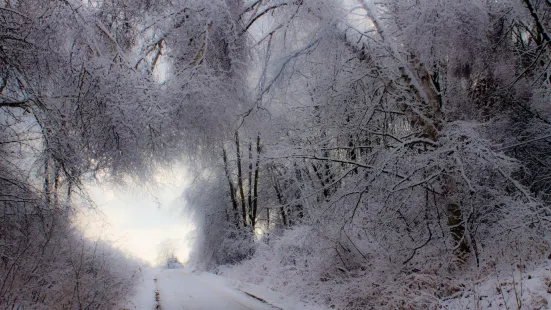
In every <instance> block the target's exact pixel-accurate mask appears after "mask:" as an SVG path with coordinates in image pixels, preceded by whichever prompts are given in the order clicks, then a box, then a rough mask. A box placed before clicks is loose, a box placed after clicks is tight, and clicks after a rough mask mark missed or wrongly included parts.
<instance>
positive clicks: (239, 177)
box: [235, 131, 247, 227]
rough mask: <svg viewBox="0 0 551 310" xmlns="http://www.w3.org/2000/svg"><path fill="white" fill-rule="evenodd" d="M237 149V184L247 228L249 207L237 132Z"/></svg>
mask: <svg viewBox="0 0 551 310" xmlns="http://www.w3.org/2000/svg"><path fill="white" fill-rule="evenodd" d="M235 148H236V149H237V179H238V180H237V182H238V186H239V194H240V195H241V211H242V212H243V214H242V216H243V227H247V205H246V203H245V191H244V190H243V173H242V171H241V150H240V149H239V134H238V133H237V131H236V132H235Z"/></svg>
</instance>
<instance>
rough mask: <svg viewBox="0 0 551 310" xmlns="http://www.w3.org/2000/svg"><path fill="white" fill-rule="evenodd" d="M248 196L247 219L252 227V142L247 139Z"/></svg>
mask: <svg viewBox="0 0 551 310" xmlns="http://www.w3.org/2000/svg"><path fill="white" fill-rule="evenodd" d="M247 194H248V195H247V196H248V198H249V220H250V221H251V226H252V227H254V218H253V215H254V212H253V144H252V142H250V141H249V188H248V193H247Z"/></svg>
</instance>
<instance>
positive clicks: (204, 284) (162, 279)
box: [125, 269, 280, 310]
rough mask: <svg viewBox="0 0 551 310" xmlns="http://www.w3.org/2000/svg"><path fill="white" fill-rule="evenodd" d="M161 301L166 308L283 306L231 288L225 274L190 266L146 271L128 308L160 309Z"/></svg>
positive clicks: (200, 309)
mask: <svg viewBox="0 0 551 310" xmlns="http://www.w3.org/2000/svg"><path fill="white" fill-rule="evenodd" d="M155 292H158V299H159V300H158V301H156V300H155V299H157V298H156V293H155ZM157 305H159V306H160V309H162V310H217V309H227V310H253V309H254V310H274V309H280V308H277V307H273V306H270V305H268V304H266V303H263V302H261V301H259V300H256V299H254V298H252V297H250V296H248V295H247V294H245V293H244V292H241V291H239V290H237V289H235V288H231V287H230V286H228V283H227V281H225V279H223V278H221V277H217V276H215V275H211V274H206V273H192V272H190V271H189V270H187V269H171V270H158V269H152V270H147V271H145V272H144V279H143V283H142V284H141V285H140V287H138V292H137V294H136V295H135V296H134V298H133V300H132V302H130V303H129V304H128V305H126V307H125V308H126V309H139V310H152V309H159V308H157Z"/></svg>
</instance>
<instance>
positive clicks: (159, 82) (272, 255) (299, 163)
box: [0, 0, 551, 309]
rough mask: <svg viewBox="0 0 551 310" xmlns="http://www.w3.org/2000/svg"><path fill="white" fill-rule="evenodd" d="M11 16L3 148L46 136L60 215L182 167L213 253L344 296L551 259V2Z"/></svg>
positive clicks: (423, 0) (60, 9)
mask: <svg viewBox="0 0 551 310" xmlns="http://www.w3.org/2000/svg"><path fill="white" fill-rule="evenodd" d="M0 17H1V18H2V23H3V24H6V25H10V26H9V27H4V29H5V34H4V33H2V34H0V44H1V46H2V49H1V50H0V64H1V65H2V66H1V70H2V71H1V72H0V75H1V77H2V80H1V81H0V82H1V84H0V86H1V87H0V89H1V94H2V95H1V96H0V100H1V101H0V108H1V109H2V122H3V123H2V126H4V128H6V129H7V130H5V131H3V132H2V139H5V142H3V144H0V147H2V148H4V149H3V150H6V152H13V150H18V148H19V151H21V149H26V148H35V149H37V150H36V152H37V153H38V155H39V156H37V158H38V159H39V160H37V161H36V162H35V164H34V165H31V167H30V168H28V169H30V170H29V171H34V172H36V171H37V170H39V171H40V174H38V175H37V176H36V173H35V176H34V177H31V178H29V179H23V180H22V179H18V178H15V179H16V180H20V181H21V182H25V184H27V183H28V184H39V185H37V187H40V188H41V190H38V191H36V193H35V194H34V195H36V196H37V197H38V196H43V197H40V199H42V201H43V203H44V204H45V205H46V206H47V208H48V210H57V208H59V207H60V206H61V205H63V201H65V200H67V201H68V202H70V201H71V193H75V192H76V193H82V192H81V191H79V190H78V189H79V187H80V184H81V181H82V180H83V178H85V177H88V176H98V175H99V176H102V177H104V178H105V179H109V180H110V181H118V182H122V181H124V180H125V178H126V177H134V178H137V179H140V180H142V181H145V180H148V178H149V177H150V176H151V175H152V172H153V171H155V169H156V168H157V167H159V166H160V165H168V164H170V163H171V162H173V161H175V160H179V159H181V158H185V159H186V160H187V162H188V163H189V165H190V168H191V169H192V170H193V172H194V173H195V175H194V181H193V183H192V186H190V188H189V189H188V190H187V191H186V193H185V194H184V198H185V199H186V208H185V211H186V212H187V213H188V214H190V215H191V216H193V218H194V219H195V223H196V226H197V236H196V240H195V241H196V246H195V252H194V256H193V259H192V260H193V262H194V263H195V264H197V265H198V266H200V267H202V268H207V269H212V268H216V267H217V266H219V265H223V264H239V263H241V264H242V265H237V267H235V268H236V269H235V270H242V274H241V276H244V277H246V278H247V279H248V280H249V281H257V280H255V276H256V275H265V277H266V279H268V280H267V281H271V280H270V279H272V278H274V279H275V278H276V275H277V278H278V279H280V280H281V281H283V282H284V283H287V284H285V285H283V284H281V285H278V284H276V283H271V285H272V286H273V287H275V288H277V289H280V290H286V289H287V288H294V289H289V290H288V291H287V292H289V293H294V294H303V296H301V297H305V298H307V299H309V300H315V301H316V302H318V303H323V304H325V305H328V306H330V305H335V306H336V307H338V308H350V309H364V308H380V307H389V308H420V309H424V308H427V307H431V306H436V305H438V304H440V303H441V302H442V301H443V300H445V299H446V298H451V297H453V296H455V295H454V294H456V293H457V291H458V290H462V288H464V287H467V286H468V285H466V284H463V283H464V282H465V281H467V282H466V283H468V281H471V280H472V279H473V277H472V275H473V274H475V275H477V276H478V277H479V278H483V277H490V276H491V275H490V273H492V272H494V273H497V272H500V271H501V270H506V269H507V268H509V267H510V266H511V265H512V264H513V265H515V264H518V262H519V261H528V262H533V263H538V262H541V260H543V259H544V258H545V257H546V254H548V253H546V252H547V251H548V248H549V244H548V241H549V229H550V227H549V216H550V215H551V213H550V212H551V211H550V209H549V203H550V198H549V197H550V193H551V192H550V189H551V187H550V184H551V183H550V182H549V180H550V175H551V169H550V168H549V165H548V162H549V160H550V159H551V158H550V157H549V154H551V150H550V149H549V139H550V137H551V134H550V132H549V125H551V120H550V119H551V118H550V117H551V113H550V112H551V111H550V110H549V105H548V103H549V99H550V96H549V95H550V92H549V85H550V82H549V67H550V66H549V64H550V62H551V52H550V48H549V46H550V44H551V37H550V35H549V33H548V31H547V29H548V27H549V26H551V25H550V23H551V20H550V18H551V5H550V3H549V2H547V1H535V0H505V1H490V0H474V1H471V0H438V1H433V0H419V1H410V0H387V1H371V0H357V1H345V2H344V3H343V2H342V1H334V0H322V1H319V0H297V1H279V0H277V1H276V0H263V1H241V0H225V1H222V0H217V1H193V0H192V1H156V2H154V1H146V0H132V1H124V2H123V1H121V2H119V1H88V2H86V3H82V2H81V1H76V0H69V1H64V2H57V1H40V3H37V2H36V1H2V2H0ZM53 46H55V49H54V48H52V47H53ZM163 68H164V69H163ZM25 124H32V126H33V127H34V128H36V130H35V132H34V135H32V137H31V138H32V139H35V140H33V141H36V143H34V142H33V143H28V141H27V140H28V139H29V136H27V135H23V134H22V132H24V131H23V130H22V129H21V128H22V127H23V126H25ZM12 141H15V142H12ZM13 165H14V164H13V163H12V162H11V161H10V162H8V163H5V164H4V166H5V167H6V168H5V169H4V168H3V170H2V174H1V175H0V176H7V178H8V179H9V180H13V178H12V177H10V175H13V174H10V173H12V172H11V170H9V169H11V168H10V167H11V166H13ZM19 165H20V164H19ZM25 171H27V170H25ZM13 182H15V181H13ZM13 184H14V186H16V185H15V184H17V183H13ZM29 195H30V194H29ZM28 197H30V196H28V195H27V194H25V197H24V199H23V201H25V199H28ZM62 197H63V198H62ZM65 197H67V198H65ZM61 209H62V210H63V208H61ZM240 268H241V269H240ZM258 281H260V280H258ZM262 281H266V280H262ZM462 285H463V286H462Z"/></svg>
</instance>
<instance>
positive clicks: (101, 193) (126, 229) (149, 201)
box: [78, 169, 194, 264]
mask: <svg viewBox="0 0 551 310" xmlns="http://www.w3.org/2000/svg"><path fill="white" fill-rule="evenodd" d="M178 175H179V176H178ZM157 179H159V180H160V181H161V182H163V183H164V184H159V185H157V186H156V188H155V189H154V190H150V191H149V192H148V191H147V190H145V189H134V190H122V189H118V188H113V187H110V186H108V185H94V186H89V187H88V190H89V193H90V196H91V198H92V199H93V200H94V202H95V203H96V205H97V207H98V210H97V211H98V212H94V211H88V212H85V213H83V214H82V215H81V216H79V219H78V223H79V226H80V227H81V228H82V230H83V231H84V233H85V235H86V236H87V237H88V238H90V239H96V238H98V237H100V238H102V239H104V240H109V241H112V242H113V243H114V244H115V246H116V247H118V248H120V249H122V250H123V251H125V252H128V253H129V254H131V255H133V256H136V257H138V258H141V259H143V260H145V261H147V262H149V263H151V264H155V263H156V259H157V253H158V245H159V244H160V243H161V242H163V241H164V240H167V239H170V240H172V241H173V243H174V244H176V245H177V246H178V248H177V249H176V256H178V258H179V259H180V261H182V262H185V261H186V260H187V258H188V254H189V245H190V243H191V242H190V241H191V237H192V235H193V230H194V227H193V224H192V223H191V221H190V220H189V219H186V218H185V216H183V215H182V212H181V211H182V206H183V204H184V202H183V201H182V200H181V199H180V198H179V197H180V195H181V194H182V192H183V189H184V187H185V173H184V172H183V169H178V170H177V171H173V172H171V173H164V174H163V175H159V176H158V177H157ZM151 192H153V194H152V193H151Z"/></svg>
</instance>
